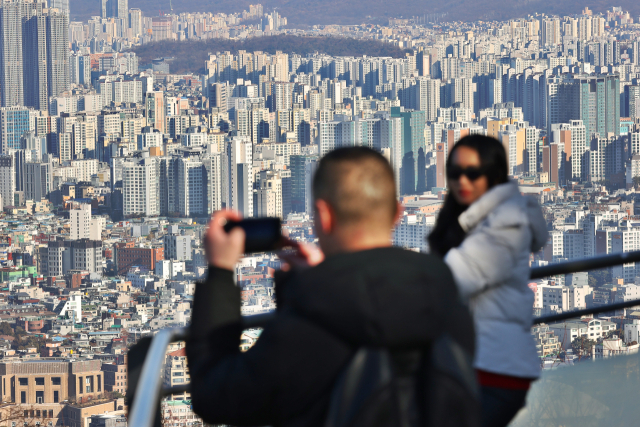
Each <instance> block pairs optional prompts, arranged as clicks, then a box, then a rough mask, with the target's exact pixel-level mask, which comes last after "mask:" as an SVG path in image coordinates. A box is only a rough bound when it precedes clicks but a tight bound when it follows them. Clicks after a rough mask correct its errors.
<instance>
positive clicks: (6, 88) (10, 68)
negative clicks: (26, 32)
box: [0, 2, 24, 107]
mask: <svg viewBox="0 0 640 427" xmlns="http://www.w3.org/2000/svg"><path fill="white" fill-rule="evenodd" d="M0 47H1V49H0V106H2V107H13V106H16V105H24V93H23V87H24V86H23V84H24V83H23V80H22V78H23V77H22V72H23V59H22V4H21V3H19V2H2V3H0Z"/></svg>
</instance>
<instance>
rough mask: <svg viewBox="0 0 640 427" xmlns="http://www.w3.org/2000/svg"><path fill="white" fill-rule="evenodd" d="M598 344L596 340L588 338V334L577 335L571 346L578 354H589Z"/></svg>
mask: <svg viewBox="0 0 640 427" xmlns="http://www.w3.org/2000/svg"><path fill="white" fill-rule="evenodd" d="M594 345H596V342H595V341H594V340H591V339H589V338H587V337H586V336H584V335H583V336H581V337H577V338H576V339H574V340H573V341H571V348H572V349H573V353H574V354H577V355H578V356H580V357H582V356H588V355H589V354H590V353H591V349H592V348H593V346H594Z"/></svg>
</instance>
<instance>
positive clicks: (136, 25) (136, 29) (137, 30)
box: [129, 8, 142, 37]
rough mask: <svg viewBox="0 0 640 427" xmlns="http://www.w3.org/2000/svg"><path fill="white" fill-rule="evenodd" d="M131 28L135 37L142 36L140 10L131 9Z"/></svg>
mask: <svg viewBox="0 0 640 427" xmlns="http://www.w3.org/2000/svg"><path fill="white" fill-rule="evenodd" d="M129 28H131V34H132V35H133V37H138V36H140V35H142V11H141V10H140V9H135V8H133V9H129Z"/></svg>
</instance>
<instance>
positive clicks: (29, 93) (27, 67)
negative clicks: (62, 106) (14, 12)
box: [22, 2, 49, 111]
mask: <svg viewBox="0 0 640 427" xmlns="http://www.w3.org/2000/svg"><path fill="white" fill-rule="evenodd" d="M44 4H45V3H42V2H33V3H24V8H23V14H24V15H23V18H22V50H23V53H22V56H23V61H24V66H23V71H24V74H23V88H24V105H26V106H28V107H33V108H35V109H37V110H43V111H46V110H48V107H49V103H48V99H49V89H48V84H49V79H48V76H47V73H48V67H47V65H48V62H47V61H48V57H47V22H46V17H45V16H44V15H43V5H44Z"/></svg>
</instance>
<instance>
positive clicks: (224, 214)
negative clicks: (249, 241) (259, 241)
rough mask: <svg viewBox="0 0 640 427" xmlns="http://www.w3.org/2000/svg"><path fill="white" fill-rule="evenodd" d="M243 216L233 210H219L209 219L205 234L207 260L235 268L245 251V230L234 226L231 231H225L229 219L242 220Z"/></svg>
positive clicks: (220, 266) (213, 264)
mask: <svg viewBox="0 0 640 427" xmlns="http://www.w3.org/2000/svg"><path fill="white" fill-rule="evenodd" d="M241 219H242V216H241V215H240V214H239V213H237V212H233V211H227V210H225V211H219V212H216V213H215V214H214V215H213V218H211V221H209V228H207V232H206V233H205V235H204V250H205V253H206V255H207V262H208V263H209V265H212V266H214V267H218V268H222V269H225V270H233V269H234V268H235V266H236V264H237V263H238V261H240V258H241V257H242V254H243V253H244V239H245V235H244V230H243V229H242V228H240V227H234V228H233V229H232V230H231V231H230V232H229V233H227V232H225V231H224V228H223V227H224V226H225V224H226V223H227V221H240V220H241Z"/></svg>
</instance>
